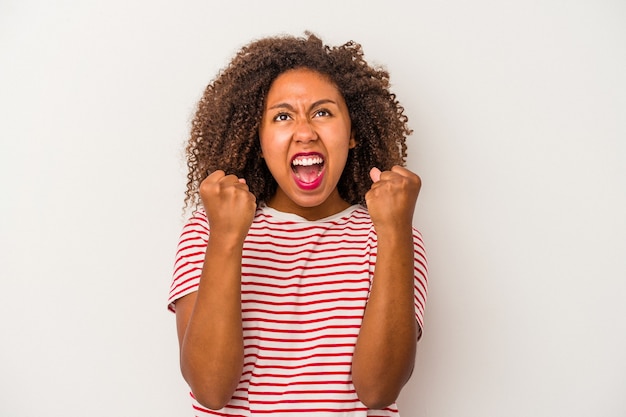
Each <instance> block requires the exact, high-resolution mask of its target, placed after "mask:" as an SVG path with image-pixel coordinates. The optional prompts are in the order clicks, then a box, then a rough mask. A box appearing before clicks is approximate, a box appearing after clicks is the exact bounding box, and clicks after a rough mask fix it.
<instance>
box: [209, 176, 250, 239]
mask: <svg viewBox="0 0 626 417" xmlns="http://www.w3.org/2000/svg"><path fill="white" fill-rule="evenodd" d="M200 199H201V200H202V204H203V205H204V210H205V211H206V215H207V219H208V221H209V227H210V230H211V235H212V236H221V237H230V238H235V239H237V240H239V241H241V242H243V239H244V238H245V237H246V235H247V234H248V230H249V229H250V225H251V224H252V220H253V219H254V213H255V211H256V198H255V196H254V194H252V193H251V192H250V190H249V188H248V185H247V184H246V180H245V179H243V178H238V177H237V176H236V175H226V173H225V172H224V171H222V170H217V171H214V172H212V173H211V174H210V175H209V176H208V177H206V178H205V179H204V181H202V183H201V184H200Z"/></svg>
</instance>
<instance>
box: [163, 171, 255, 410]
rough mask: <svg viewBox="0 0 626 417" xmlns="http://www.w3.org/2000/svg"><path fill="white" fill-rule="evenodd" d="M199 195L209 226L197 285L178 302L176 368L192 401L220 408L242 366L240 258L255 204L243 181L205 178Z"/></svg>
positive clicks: (219, 175) (215, 175) (218, 173)
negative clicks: (177, 356)
mask: <svg viewBox="0 0 626 417" xmlns="http://www.w3.org/2000/svg"><path fill="white" fill-rule="evenodd" d="M200 195H201V198H202V201H203V204H204V207H205V210H206V212H207V218H208V220H209V225H210V227H211V232H210V236H209V241H208V244H207V248H206V254H205V259H204V267H203V270H202V276H201V278H200V285H199V288H198V291H197V292H196V293H192V294H189V295H187V296H185V297H183V298H181V299H179V300H178V301H176V325H177V330H178V340H179V345H180V366H181V372H182V374H183V377H184V378H185V380H186V381H187V383H188V384H189V387H190V388H191V391H192V392H193V394H194V396H195V397H196V400H197V401H198V402H199V403H201V404H202V405H204V406H206V407H208V408H211V409H220V408H222V407H224V405H225V404H226V403H227V402H228V401H229V400H230V398H231V397H232V395H233V392H234V391H235V389H236V388H237V385H238V383H239V379H240V378H241V373H242V368H243V335H242V322H241V254H242V249H243V242H244V239H245V236H246V234H247V232H248V229H249V227H250V224H251V223H252V219H253V217H254V211H255V208H256V203H255V199H254V196H253V195H252V194H251V193H250V192H249V191H248V187H247V185H246V184H245V181H243V180H240V179H237V177H235V176H233V175H229V176H226V175H224V173H223V172H222V171H216V172H214V173H212V174H211V175H209V177H207V179H206V180H205V181H203V183H202V184H201V186H200Z"/></svg>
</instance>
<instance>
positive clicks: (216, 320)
mask: <svg viewBox="0 0 626 417" xmlns="http://www.w3.org/2000/svg"><path fill="white" fill-rule="evenodd" d="M259 137H260V141H261V149H262V152H263V157H264V158H265V161H266V163H267V166H268V168H269V169H270V171H271V172H272V175H273V176H274V178H276V181H277V183H278V189H277V191H276V193H275V195H274V196H273V197H272V198H271V199H270V200H269V202H268V205H269V206H270V207H273V208H275V209H277V210H280V211H283V212H290V213H294V214H298V215H300V216H301V217H304V218H306V219H309V220H316V219H321V218H324V217H328V216H330V215H333V214H336V213H338V212H340V211H342V210H344V209H345V208H347V207H348V206H349V204H348V203H347V202H346V201H344V200H343V199H342V198H341V197H340V195H339V193H338V191H337V182H338V181H339V178H340V176H341V172H342V171H343V169H344V166H345V163H346V159H347V156H348V150H349V149H350V148H352V147H354V146H355V145H356V141H357V139H356V138H354V136H353V134H352V132H351V121H350V117H349V113H348V109H347V107H346V104H345V102H344V100H343V97H342V96H341V93H340V92H339V91H338V90H337V88H336V87H335V86H334V84H332V83H331V82H329V81H328V80H327V79H326V78H325V77H324V76H322V75H320V74H318V73H316V72H312V71H310V70H305V69H297V70H290V71H287V72H285V73H283V74H281V75H280V76H279V77H278V78H277V79H276V80H275V81H274V83H273V84H272V87H271V88H270V90H269V92H268V95H267V97H266V102H265V111H264V114H263V119H262V121H261V127H260V129H259ZM311 152H315V154H316V155H318V154H319V155H321V156H323V158H324V174H323V177H322V179H321V182H320V184H319V186H317V187H315V188H314V189H303V188H302V187H301V186H298V184H297V181H296V180H295V179H294V175H293V171H292V168H291V160H292V158H293V156H294V155H297V154H301V153H305V154H309V153H311ZM370 176H371V179H372V181H374V184H373V185H372V187H371V189H370V191H369V192H368V193H367V194H366V202H367V207H368V210H369V212H370V216H371V218H372V222H373V223H374V227H375V229H376V233H377V236H378V254H377V263H376V270H375V274H374V281H373V285H372V289H371V294H370V299H369V301H368V304H367V307H366V310H365V315H364V317H363V322H362V326H361V330H360V333H359V337H358V339H357V344H356V347H355V353H354V357H353V363H352V375H353V383H354V386H355V388H356V391H357V395H358V397H359V399H360V400H361V402H363V403H364V404H365V405H366V406H368V407H369V408H373V409H375V408H383V407H386V406H388V405H389V404H391V403H393V402H394V401H395V400H396V398H397V396H398V394H399V393H400V390H401V389H402V387H403V386H404V384H405V383H406V382H407V381H408V379H409V377H410V375H411V372H412V369H413V364H414V360H415V347H416V343H417V339H418V331H419V330H418V326H417V323H416V321H415V312H414V305H413V238H412V221H413V212H414V209H415V203H416V201H417V196H418V194H419V189H420V186H421V182H420V179H419V177H418V176H417V175H415V174H414V173H412V172H411V171H409V170H407V169H405V168H402V167H400V166H394V167H393V168H392V169H391V170H389V171H384V172H381V171H380V170H379V169H378V168H373V169H372V170H371V172H370ZM200 197H201V199H202V203H203V205H204V208H205V210H206V213H207V217H208V220H209V223H210V224H211V236H210V239H209V242H208V245H207V249H206V255H205V267H204V269H203V271H202V276H201V279H200V286H199V289H198V291H197V292H196V293H192V294H189V295H187V296H185V297H183V298H181V299H179V300H178V301H177V302H176V319H177V320H176V321H177V329H178V338H179V343H180V352H181V356H180V362H181V370H182V374H183V376H184V378H185V380H186V381H187V383H188V384H189V386H190V387H191V390H192V392H193V393H194V395H195V397H196V399H197V400H198V401H199V402H200V403H201V404H203V405H204V406H206V407H208V408H211V409H219V408H222V407H223V406H224V405H226V403H227V402H228V401H229V400H230V398H231V396H232V394H233V392H234V391H235V389H236V387H237V384H238V382H239V378H240V376H241V372H242V368H243V331H242V319H241V293H240V290H241V260H242V250H243V242H244V239H245V237H246V235H247V233H248V230H249V228H250V225H251V224H252V221H253V218H254V213H255V209H256V201H255V197H254V195H252V194H251V193H250V192H249V190H248V187H247V185H246V183H245V179H243V178H237V177H236V176H234V175H227V174H226V173H224V172H223V171H219V170H218V171H215V172H213V173H212V174H211V175H209V176H208V177H207V178H206V179H205V180H204V181H203V182H202V184H201V185H200Z"/></svg>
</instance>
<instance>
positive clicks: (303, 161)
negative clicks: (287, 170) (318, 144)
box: [291, 156, 324, 167]
mask: <svg viewBox="0 0 626 417" xmlns="http://www.w3.org/2000/svg"><path fill="white" fill-rule="evenodd" d="M323 162H324V160H323V159H322V158H320V157H319V156H315V157H312V158H298V159H294V160H293V162H292V163H291V164H292V165H294V166H297V165H301V166H305V167H306V166H311V165H319V164H321V163H323Z"/></svg>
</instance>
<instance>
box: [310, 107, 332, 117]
mask: <svg viewBox="0 0 626 417" xmlns="http://www.w3.org/2000/svg"><path fill="white" fill-rule="evenodd" d="M328 116H332V114H331V113H330V112H329V111H328V110H326V109H319V110H316V111H315V113H313V117H328Z"/></svg>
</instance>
